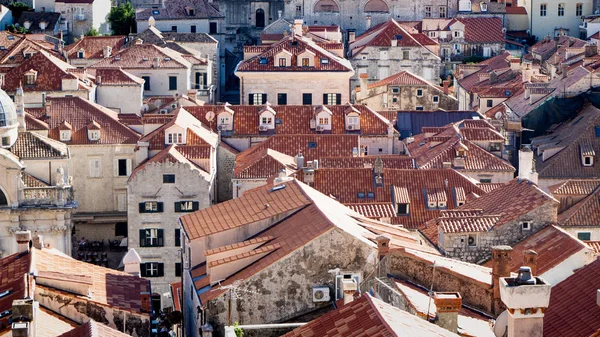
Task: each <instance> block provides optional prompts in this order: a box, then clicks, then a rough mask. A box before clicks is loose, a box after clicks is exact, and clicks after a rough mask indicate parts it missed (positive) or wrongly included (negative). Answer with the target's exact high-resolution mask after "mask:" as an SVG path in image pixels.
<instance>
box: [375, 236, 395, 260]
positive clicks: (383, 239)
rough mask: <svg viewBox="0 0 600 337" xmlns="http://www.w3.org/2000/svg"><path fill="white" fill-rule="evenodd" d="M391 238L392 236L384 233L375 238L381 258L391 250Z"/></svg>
mask: <svg viewBox="0 0 600 337" xmlns="http://www.w3.org/2000/svg"><path fill="white" fill-rule="evenodd" d="M390 240H391V237H390V236H389V235H387V234H382V235H379V236H378V237H377V238H375V241H377V251H378V253H379V259H380V260H381V259H382V258H383V257H384V256H386V255H387V254H388V253H389V252H390Z"/></svg>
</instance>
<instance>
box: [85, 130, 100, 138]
mask: <svg viewBox="0 0 600 337" xmlns="http://www.w3.org/2000/svg"><path fill="white" fill-rule="evenodd" d="M88 138H89V139H90V140H100V130H88Z"/></svg>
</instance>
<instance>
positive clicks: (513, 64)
mask: <svg viewBox="0 0 600 337" xmlns="http://www.w3.org/2000/svg"><path fill="white" fill-rule="evenodd" d="M519 69H521V59H519V58H518V57H513V58H511V59H510V70H519Z"/></svg>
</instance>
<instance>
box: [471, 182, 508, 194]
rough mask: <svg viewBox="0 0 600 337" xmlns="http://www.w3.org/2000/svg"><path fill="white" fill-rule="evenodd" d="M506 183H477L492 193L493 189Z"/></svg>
mask: <svg viewBox="0 0 600 337" xmlns="http://www.w3.org/2000/svg"><path fill="white" fill-rule="evenodd" d="M503 185H504V183H477V186H479V188H481V189H482V190H484V191H485V193H490V192H491V191H493V190H495V189H497V188H499V187H502V186H503Z"/></svg>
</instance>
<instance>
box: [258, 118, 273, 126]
mask: <svg viewBox="0 0 600 337" xmlns="http://www.w3.org/2000/svg"><path fill="white" fill-rule="evenodd" d="M272 123H273V118H272V117H263V118H261V119H260V124H261V125H271V124H272Z"/></svg>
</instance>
